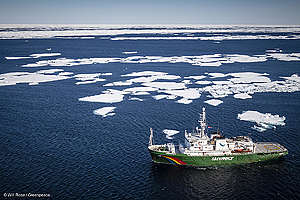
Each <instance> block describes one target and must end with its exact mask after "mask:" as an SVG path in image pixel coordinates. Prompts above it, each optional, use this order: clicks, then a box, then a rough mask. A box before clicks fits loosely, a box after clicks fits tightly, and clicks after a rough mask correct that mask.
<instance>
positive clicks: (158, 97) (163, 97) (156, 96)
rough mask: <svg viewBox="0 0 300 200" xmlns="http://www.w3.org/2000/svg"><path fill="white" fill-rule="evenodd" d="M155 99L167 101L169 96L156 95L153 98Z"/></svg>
mask: <svg viewBox="0 0 300 200" xmlns="http://www.w3.org/2000/svg"><path fill="white" fill-rule="evenodd" d="M152 97H153V98H154V99H156V100H161V99H165V98H167V97H168V95H164V94H159V95H155V96H152Z"/></svg>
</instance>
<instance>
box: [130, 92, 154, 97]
mask: <svg viewBox="0 0 300 200" xmlns="http://www.w3.org/2000/svg"><path fill="white" fill-rule="evenodd" d="M130 94H131V95H135V96H143V95H150V93H149V92H133V93H130Z"/></svg>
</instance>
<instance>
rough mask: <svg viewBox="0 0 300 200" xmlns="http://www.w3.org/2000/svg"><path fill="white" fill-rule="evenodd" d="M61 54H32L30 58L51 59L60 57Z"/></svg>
mask: <svg viewBox="0 0 300 200" xmlns="http://www.w3.org/2000/svg"><path fill="white" fill-rule="evenodd" d="M60 55H61V53H35V54H31V55H30V57H33V58H40V57H50V56H60Z"/></svg>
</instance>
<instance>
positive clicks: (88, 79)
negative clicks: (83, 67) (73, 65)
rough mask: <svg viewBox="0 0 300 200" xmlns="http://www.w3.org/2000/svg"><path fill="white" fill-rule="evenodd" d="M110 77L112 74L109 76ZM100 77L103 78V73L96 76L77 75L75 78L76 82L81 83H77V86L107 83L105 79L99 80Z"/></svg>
mask: <svg viewBox="0 0 300 200" xmlns="http://www.w3.org/2000/svg"><path fill="white" fill-rule="evenodd" d="M109 75H110V74H109ZM99 76H103V74H102V73H95V74H76V75H75V76H73V77H74V78H75V79H76V80H78V81H79V82H76V85H81V84H90V83H96V82H100V81H106V80H105V79H103V78H99Z"/></svg>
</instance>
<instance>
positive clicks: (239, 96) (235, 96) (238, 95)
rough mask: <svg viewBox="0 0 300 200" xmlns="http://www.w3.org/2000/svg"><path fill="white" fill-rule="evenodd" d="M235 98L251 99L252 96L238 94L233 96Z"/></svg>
mask: <svg viewBox="0 0 300 200" xmlns="http://www.w3.org/2000/svg"><path fill="white" fill-rule="evenodd" d="M233 97H234V98H236V99H251V98H252V96H250V95H249V94H247V93H238V94H235V95H233Z"/></svg>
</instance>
